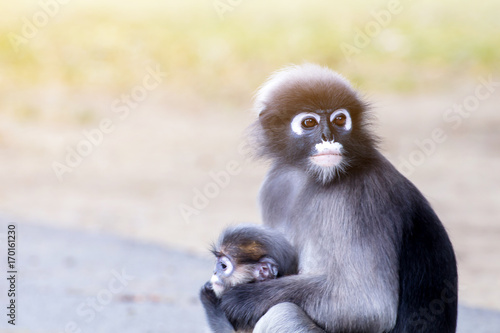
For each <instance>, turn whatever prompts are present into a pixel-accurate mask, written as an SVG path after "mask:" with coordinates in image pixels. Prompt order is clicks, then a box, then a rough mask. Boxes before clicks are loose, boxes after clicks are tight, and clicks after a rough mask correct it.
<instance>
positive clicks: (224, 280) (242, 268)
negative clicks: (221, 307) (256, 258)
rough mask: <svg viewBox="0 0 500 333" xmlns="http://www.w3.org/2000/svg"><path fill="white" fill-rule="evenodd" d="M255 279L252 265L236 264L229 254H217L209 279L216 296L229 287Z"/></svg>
mask: <svg viewBox="0 0 500 333" xmlns="http://www.w3.org/2000/svg"><path fill="white" fill-rule="evenodd" d="M253 280H255V276H254V274H253V265H244V264H238V263H236V262H235V261H234V259H233V258H232V257H230V256H225V255H222V256H219V257H217V262H216V264H215V268H214V274H213V275H212V278H211V279H210V282H211V283H212V289H213V290H214V293H215V295H216V296H217V297H220V296H221V295H222V293H223V292H224V291H225V290H226V289H227V288H230V287H233V286H236V285H238V284H243V283H247V282H250V281H253Z"/></svg>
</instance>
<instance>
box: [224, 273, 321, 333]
mask: <svg viewBox="0 0 500 333" xmlns="http://www.w3.org/2000/svg"><path fill="white" fill-rule="evenodd" d="M325 281H326V277H325V276H305V275H292V276H285V277H282V278H279V279H275V280H269V281H264V282H259V283H248V284H242V285H238V286H235V287H233V288H231V289H228V290H227V291H226V292H224V295H223V296H222V298H221V304H220V306H221V308H222V310H223V311H224V312H225V314H226V317H227V318H228V319H229V321H230V322H231V323H232V324H233V326H234V327H235V328H236V329H237V330H240V329H241V330H248V329H252V328H253V327H254V326H255V324H256V323H257V321H258V320H259V319H260V318H261V317H262V316H263V315H264V314H265V313H266V312H267V311H268V310H269V309H270V308H271V307H273V306H274V305H276V304H279V303H284V302H290V303H294V304H296V305H298V306H299V307H301V308H302V309H304V310H305V311H306V312H307V305H308V304H310V305H312V303H317V302H318V300H321V299H322V298H324V297H325V292H324V290H325V288H324V286H325V284H326V282H325ZM311 319H313V320H314V319H315V318H311ZM309 321H310V320H309Z"/></svg>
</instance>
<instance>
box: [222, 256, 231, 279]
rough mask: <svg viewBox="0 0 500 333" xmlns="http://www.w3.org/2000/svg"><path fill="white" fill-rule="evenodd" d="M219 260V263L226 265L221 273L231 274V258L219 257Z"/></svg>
mask: <svg viewBox="0 0 500 333" xmlns="http://www.w3.org/2000/svg"><path fill="white" fill-rule="evenodd" d="M220 262H221V264H223V265H225V266H226V268H225V269H224V272H223V274H224V275H231V274H232V273H233V263H232V262H231V260H229V258H227V257H221V258H220Z"/></svg>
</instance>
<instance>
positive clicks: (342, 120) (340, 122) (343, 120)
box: [333, 113, 347, 127]
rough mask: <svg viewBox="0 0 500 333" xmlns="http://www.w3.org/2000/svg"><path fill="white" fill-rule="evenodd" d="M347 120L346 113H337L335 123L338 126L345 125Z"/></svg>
mask: <svg viewBox="0 0 500 333" xmlns="http://www.w3.org/2000/svg"><path fill="white" fill-rule="evenodd" d="M346 121H347V117H346V116H345V114H343V113H341V114H339V115H337V116H336V117H335V118H334V119H333V123H334V124H335V125H337V126H341V127H342V126H345V123H346Z"/></svg>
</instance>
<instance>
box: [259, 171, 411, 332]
mask: <svg viewBox="0 0 500 333" xmlns="http://www.w3.org/2000/svg"><path fill="white" fill-rule="evenodd" d="M391 169H392V167H390V169H389V170H391ZM391 178H393V179H397V178H398V177H397V174H394V175H391V174H388V173H387V170H384V174H378V173H377V172H376V169H374V172H371V173H367V174H365V175H363V177H362V178H359V179H352V180H351V181H343V182H339V183H338V184H333V185H331V186H323V185H320V184H318V183H317V182H316V181H315V180H314V179H311V178H310V177H309V176H308V175H307V174H304V172H302V171H301V170H299V169H295V168H283V167H280V168H273V169H272V170H271V171H270V172H269V174H268V176H267V178H266V181H265V183H264V185H263V187H262V190H261V196H260V203H261V207H262V216H263V220H264V223H265V224H266V225H269V226H271V227H273V228H277V229H278V230H280V231H282V232H284V233H285V235H287V236H288V237H289V241H290V242H291V243H292V244H293V245H294V246H295V247H296V249H297V251H298V252H299V258H303V259H304V258H307V260H302V261H299V270H300V274H301V275H302V276H303V277H305V278H308V277H312V276H324V287H320V288H319V290H318V292H319V294H318V295H317V297H318V299H316V300H314V299H312V300H311V302H308V303H307V304H306V305H305V307H304V309H305V311H306V312H308V313H318V312H323V313H329V315H328V316H327V317H328V318H329V319H330V322H320V323H319V324H320V325H321V326H322V327H325V328H328V329H333V328H334V327H335V326H338V327H344V326H345V325H351V323H353V322H356V323H357V324H358V325H360V328H361V327H366V326H371V327H370V330H369V331H371V332H382V331H384V330H389V329H390V328H392V327H393V326H394V324H395V322H396V313H397V307H398V293H399V283H398V255H397V251H398V246H399V240H400V239H401V226H400V225H397V224H396V223H394V222H395V221H400V220H401V218H402V217H401V216H398V212H397V210H394V209H391V207H389V206H388V205H393V204H396V203H395V202H392V201H393V199H395V198H391V194H392V195H393V194H394V193H391V190H390V183H389V181H388V180H387V179H391ZM393 221H394V222H393ZM384 245H386V246H385V247H384ZM315 259H316V260H315ZM325 267H330V274H329V275H325ZM319 317H321V316H318V318H313V319H316V320H320V318H319ZM363 318H366V319H367V322H366V323H364V324H363V323H362V320H363ZM374 318H376V319H377V320H373V319H374ZM368 322H371V323H368ZM375 323H376V324H375ZM332 325H333V326H332Z"/></svg>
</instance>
